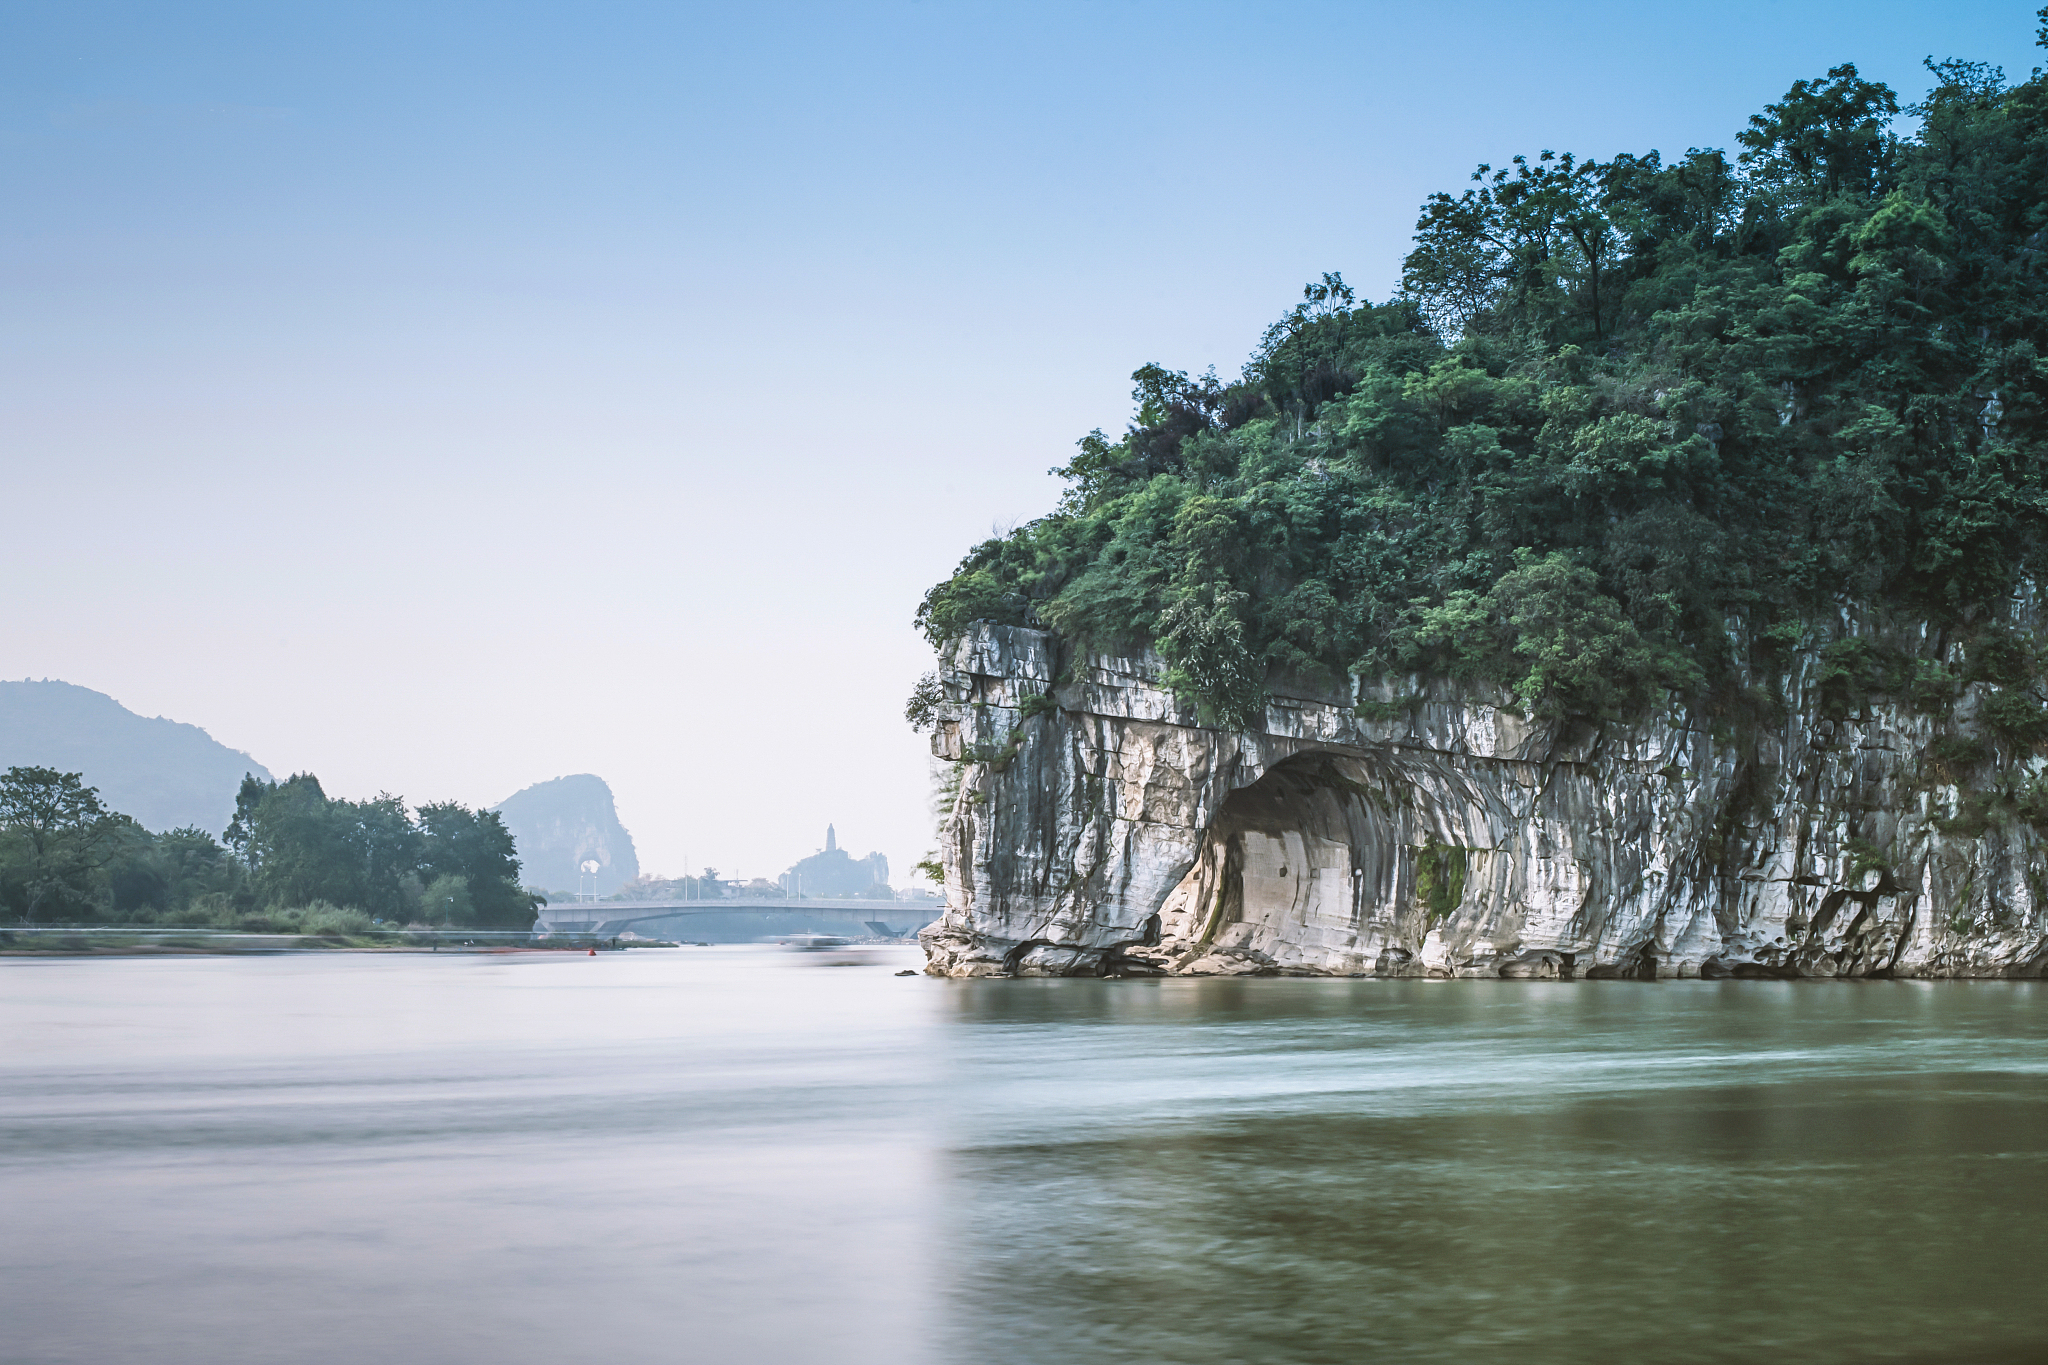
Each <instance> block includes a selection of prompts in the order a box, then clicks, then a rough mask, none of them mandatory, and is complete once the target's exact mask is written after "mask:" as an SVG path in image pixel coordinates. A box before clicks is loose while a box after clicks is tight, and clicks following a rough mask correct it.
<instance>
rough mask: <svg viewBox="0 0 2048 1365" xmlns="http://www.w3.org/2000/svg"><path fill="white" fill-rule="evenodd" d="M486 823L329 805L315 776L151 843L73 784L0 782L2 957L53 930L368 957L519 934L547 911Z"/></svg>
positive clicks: (20, 771) (26, 778)
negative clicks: (254, 941) (359, 948)
mask: <svg viewBox="0 0 2048 1365" xmlns="http://www.w3.org/2000/svg"><path fill="white" fill-rule="evenodd" d="M519 868H520V863H519V858H518V854H517V849H516V847H515V845H514V841H513V838H512V835H511V833H510V832H509V831H508V830H507V829H506V828H505V824H504V821H503V820H502V819H501V818H500V817H499V815H498V814H497V812H495V811H473V810H471V809H469V808H468V807H467V806H464V805H462V804H460V803H458V802H453V801H447V802H429V803H427V804H424V805H421V806H419V807H418V808H417V809H416V810H414V809H408V808H407V806H406V805H405V803H404V801H403V800H402V799H400V798H399V797H396V796H392V795H390V794H389V793H385V794H383V795H381V796H379V797H377V798H376V799H375V800H372V801H346V800H339V799H335V798H331V797H329V796H328V795H327V794H326V793H325V792H324V791H322V790H321V787H320V780H319V779H318V778H317V777H314V776H313V775H312V774H311V773H298V774H295V775H293V776H292V777H290V778H287V779H286V780H284V781H282V782H275V781H266V780H263V779H259V778H256V777H254V776H249V777H245V778H243V780H242V786H241V790H240V791H239V792H238V793H237V795H236V800H235V813H234V818H233V819H232V820H231V821H230V822H229V824H228V827H227V829H226V831H225V832H224V834H223V835H222V837H220V838H215V837H214V836H213V835H212V834H210V833H208V832H207V831H205V830H201V829H195V828H184V829H174V830H167V831H165V832H163V833H153V832H151V831H150V830H148V829H145V828H144V827H143V826H142V825H141V824H140V823H138V822H137V821H135V820H133V819H131V818H130V817H129V816H127V815H125V814H122V813H121V812H119V811H116V810H113V809H110V808H109V807H108V806H107V804H106V803H105V802H104V801H103V800H102V799H101V797H100V794H99V791H98V789H96V788H94V787H90V786H87V785H86V784H85V781H84V779H83V777H82V775H81V774H79V773H66V772H58V771H57V770H55V769H51V768H41V767H13V768H9V769H7V770H6V772H5V773H4V774H0V951H6V950H9V949H8V948H7V947H5V946H4V945H5V944H6V942H7V939H8V938H12V937H20V936H22V935H34V934H36V933H39V932H45V931H49V930H53V929H77V930H79V931H81V932H84V931H86V930H88V929H90V931H91V932H93V933H97V934H105V933H107V932H110V931H126V932H129V933H132V934H135V935H137V936H138V941H140V937H141V936H145V935H148V934H152V933H154V934H158V935H163V934H173V935H175V934H188V935H189V934H203V933H213V934H249V935H267V936H272V937H291V938H298V939H303V940H306V941H309V942H319V943H326V944H331V945H363V946H376V945H382V944H390V943H397V942H402V941H404V939H405V936H407V935H414V936H417V935H422V934H426V935H439V936H441V937H443V938H449V937H454V936H463V935H468V936H477V935H486V934H511V935H517V936H520V937H530V931H531V929H532V927H533V923H534V918H535V914H536V911H537V909H538V907H539V906H542V905H545V904H546V903H547V898H546V897H545V896H544V895H542V894H540V893H538V892H535V891H532V890H529V889H526V888H523V887H521V886H520V884H519Z"/></svg>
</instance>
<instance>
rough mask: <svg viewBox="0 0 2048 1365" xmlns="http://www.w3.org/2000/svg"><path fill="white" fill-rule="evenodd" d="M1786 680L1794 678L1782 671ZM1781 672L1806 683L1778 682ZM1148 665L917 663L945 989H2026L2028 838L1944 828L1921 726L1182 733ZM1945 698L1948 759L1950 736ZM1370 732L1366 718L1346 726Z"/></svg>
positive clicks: (1171, 701) (1039, 656) (1465, 717)
mask: <svg viewBox="0 0 2048 1365" xmlns="http://www.w3.org/2000/svg"><path fill="white" fill-rule="evenodd" d="M1802 668H1805V666H1802ZM1807 671H1808V672H1810V669H1807ZM1163 673H1164V669H1163V665H1162V664H1161V662H1160V661H1159V660H1158V659H1157V658H1156V657H1141V658H1131V659H1116V658H1104V657H1099V656H1096V657H1082V658H1067V659H1062V658H1060V657H1059V645H1058V642H1057V640H1056V639H1055V637H1053V636H1052V635H1051V634H1049V633H1047V632H1042V631H1034V630H1026V629H1021V628H1016V627H1007V626H994V625H978V626H976V627H975V628H974V629H973V630H972V631H970V632H969V633H968V635H967V636H966V637H964V638H962V639H961V640H959V641H957V642H956V643H955V644H954V645H953V646H952V647H951V648H950V649H949V650H948V652H947V654H946V656H945V658H944V659H943V660H942V669H941V679H942V682H943V684H944V687H945V689H946V693H947V704H946V706H945V707H944V708H943V709H942V713H941V716H940V721H939V726H938V730H937V734H936V737H935V740H934V748H935V751H936V752H938V753H939V754H940V756H942V757H945V758H949V759H953V760H955V761H961V762H964V763H965V764H966V769H965V774H964V778H963V780H962V782H961V784H960V791H959V796H958V799H957V801H956V803H955V805H954V808H953V811H952V815H951V817H950V820H949V823H948V827H947V830H946V838H945V846H944V848H943V850H942V859H943V861H944V865H945V869H946V878H947V896H948V905H947V910H946V913H945V915H944V916H943V918H941V919H940V920H939V921H938V922H936V923H935V924H933V925H931V926H930V927H929V928H927V929H926V930H925V931H924V934H923V936H922V937H923V942H924V945H925V948H926V950H927V953H928V955H929V965H928V968H927V970H929V971H931V972H933V973H935V974H939V975H951V976H999V975H1024V976H1034V975H1035V976H1066V975H1096V974H1110V973H1122V974H1146V975H1159V974H1167V975H1272V974H1290V975H1388V976H1417V975H1431V976H1459V977H1466V976H1485V977H1510V978H1515V977H1525V978H1526V977H1574V976H1576V977H1634V978H1654V977H1672V976H1687V977H1689V976H1704V977H1716V976H1766V977H1788V976H1800V977H1868V976H1886V975H1891V976H1916V977H2004V976H2040V975H2043V973H2044V968H2048V908H2044V899H2048V857H2044V854H2043V847H2042V843H2041V840H2040V838H2039V836H2038V835H2037V834H2036V833H2035V831H2034V829H2033V828H2032V826H2030V825H2028V824H2026V823H2024V822H2021V821H2018V820H2015V819H2012V818H2005V819H2003V820H1988V821H1987V820H1977V821H1975V822H1970V821H1958V820H1957V819H1956V818H1955V816H1956V813H1957V811H1958V809H1959V803H1960V802H1961V801H1962V798H1963V796H1964V795H1965V793H1964V792H1963V791H1962V790H1961V789H1959V787H1958V786H1957V785H1956V784H1955V783H1953V782H1950V781H1947V780H1945V776H1944V773H1943V770H1942V766H1941V764H1940V763H1938V762H1937V761H1935V759H1934V758H1932V757H1930V754H1929V747H1930V744H1931V742H1932V741H1933V740H1934V738H1935V737H1936V724H1935V722H1934V721H1932V720H1930V719H1929V718H1927V717H1925V716H1922V715H1919V714H1917V713H1915V712H1913V711H1912V710H1911V709H1909V708H1905V707H1902V706H1898V705H1894V704H1891V703H1887V702H1883V701H1881V700H1874V701H1872V702H1870V703H1869V704H1867V705H1865V706H1864V707H1863V708H1861V709H1860V710H1859V711H1858V712H1857V713H1855V714H1853V715H1851V716H1849V717H1848V718H1846V719H1839V720H1836V719H1827V718H1824V717H1823V716H1822V715H1821V713H1820V710H1819V708H1818V707H1817V706H1816V705H1815V704H1813V703H1814V700H1815V699H1814V698H1813V697H1812V696H1811V695H1809V693H1810V692H1811V690H1812V682H1811V679H1810V678H1809V677H1807V676H1806V672H1802V671H1799V670H1795V672H1794V674H1793V675H1792V676H1790V677H1788V678H1786V679H1784V680H1782V683H1783V693H1784V696H1785V699H1786V702H1787V705H1786V708H1785V709H1786V718H1785V719H1784V720H1783V721H1782V723H1779V724H1773V725H1771V726H1769V727H1768V728H1764V727H1761V726H1755V727H1750V728H1748V729H1739V728H1738V729H1730V730H1726V731H1722V730H1717V729H1716V728H1714V727H1711V726H1709V725H1708V724H1707V723H1706V722H1704V721H1702V720H1699V719H1698V718H1687V717H1683V716H1674V717H1665V718H1661V719H1659V720H1656V721H1651V722H1646V723H1641V724H1637V725H1633V726H1628V727H1618V726H1609V727H1604V728H1593V727H1585V726H1579V727H1573V726H1562V727H1559V726H1550V725H1542V724H1536V723H1533V722H1531V721H1529V720H1527V719H1524V718H1523V717H1521V716H1520V715H1518V714H1517V713H1515V712H1514V711H1513V710H1512V709H1511V708H1510V707H1509V706H1508V705H1507V704H1506V703H1507V702H1508V701H1509V699H1508V698H1507V697H1506V696H1505V695H1488V694H1487V693H1486V692H1485V691H1484V690H1483V689H1475V688H1470V687H1459V686H1455V685H1452V684H1449V683H1443V682H1428V681H1419V682H1415V683H1414V684H1413V686H1412V688H1409V689H1407V690H1397V689H1395V688H1393V687H1390V686H1388V687H1381V688H1379V689H1377V690H1376V691H1371V690H1369V691H1367V693H1366V695H1364V696H1362V697H1361V696H1344V695H1316V694H1315V693H1314V692H1313V691H1312V689H1308V688H1296V689H1293V691H1292V692H1291V693H1290V691H1289V690H1288V689H1287V688H1286V687H1285V686H1284V685H1283V686H1280V687H1277V688H1276V689H1275V695H1274V696H1273V698H1272V702H1271V705H1270V706H1269V707H1268V709H1267V712H1266V718H1265V725H1264V728H1263V729H1262V730H1260V731H1258V732H1256V733H1230V732H1226V731H1222V730H1217V729H1213V728H1205V727H1203V726H1201V725H1200V724H1198V723H1197V722H1196V718H1195V717H1194V716H1193V715H1192V714H1191V713H1190V711H1189V710H1188V708H1186V707H1184V706H1183V705H1182V704H1180V703H1179V702H1178V701H1177V700H1176V698H1175V696H1174V694H1173V693H1172V692H1171V691H1170V690H1169V689H1168V688H1167V687H1166V686H1165V684H1164V681H1163ZM1971 706H1972V698H1971V696H1970V695H1969V694H1968V693H1967V692H1966V694H1965V696H1964V698H1963V700H1962V702H1961V703H1960V704H1959V705H1958V706H1957V707H1956V708H1955V711H1954V713H1953V715H1952V716H1950V717H1949V718H1948V719H1947V720H1945V721H1944V722H1943V725H1942V728H1943V729H1944V730H1945V731H1948V732H1954V733H1960V734H1964V735H1967V734H1968V732H1969V730H1970V726H1971ZM1377 716H1391V717H1392V718H1391V719H1375V718H1373V717H1377Z"/></svg>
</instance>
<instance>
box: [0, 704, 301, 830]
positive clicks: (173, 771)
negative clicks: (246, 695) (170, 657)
mask: <svg viewBox="0 0 2048 1365" xmlns="http://www.w3.org/2000/svg"><path fill="white" fill-rule="evenodd" d="M13 767H41V768H55V769H57V770H58V771H59V772H67V773H82V774H84V777H85V781H86V785H88V786H92V787H98V788H99V790H100V798H101V799H102V800H104V801H105V802H106V803H107V804H108V805H109V806H111V807H113V808H114V809H115V810H117V811H120V812H121V813H122V814H123V815H129V816H133V817H134V818H135V820H136V822H137V823H138V824H141V825H142V826H144V827H145V828H148V829H152V830H156V831H158V832H162V831H164V830H167V829H177V828H180V827H181V826H185V825H196V826H198V827H199V828H200V829H203V830H205V831H206V832H207V833H209V834H211V835H213V836H215V837H216V838H218V837H219V836H220V834H221V831H223V830H225V829H226V828H227V827H228V821H229V820H231V819H233V818H234V814H235V791H236V789H237V788H238V787H240V786H241V784H242V776H243V774H245V773H253V774H255V775H256V776H257V777H260V778H263V779H264V780H265V781H268V780H269V779H270V770H269V769H268V768H266V767H264V766H263V765H262V764H261V763H258V762H257V761H256V760H255V759H253V758H251V757H249V755H247V754H245V753H243V752H241V751H240V750H239V749H230V748H228V746H227V745H225V744H222V743H221V742H220V741H219V740H217V739H215V738H214V737H213V736H211V735H209V734H207V733H206V731H204V730H202V729H200V728H199V727H198V726H196V725H183V724H180V723H179V722H177V721H175V720H165V719H164V718H163V717H161V716H159V717H157V718H156V719H155V720H150V719H147V718H145V717H143V716H138V715H136V714H135V713H134V712H133V711H130V710H129V709H128V708H127V707H125V706H123V705H121V703H119V702H117V701H115V700H114V699H113V698H112V697H110V696H108V695H106V694H105V693H104V692H95V691H93V690H92V689H91V688H89V687H77V686H74V685H73V684H71V683H67V682H50V681H47V680H45V681H43V682H0V769H5V768H13Z"/></svg>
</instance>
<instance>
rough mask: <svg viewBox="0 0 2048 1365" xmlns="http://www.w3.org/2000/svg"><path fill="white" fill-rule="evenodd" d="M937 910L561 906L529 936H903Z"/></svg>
mask: <svg viewBox="0 0 2048 1365" xmlns="http://www.w3.org/2000/svg"><path fill="white" fill-rule="evenodd" d="M944 909H945V903H944V902H942V901H897V900H786V899H782V898H779V897H778V898H775V899H772V900H771V899H769V898H767V897H758V898H756V897H745V896H734V897H731V898H730V899H726V900H701V901H565V902H563V903H562V904H560V905H548V906H543V907H542V908H541V912H540V918H539V919H537V920H535V921H534V925H533V931H534V932H535V933H537V934H590V935H594V936H596V937H599V938H613V937H616V936H618V935H620V934H625V933H633V934H638V935H639V936H640V937H641V938H661V939H679V940H682V941H684V942H689V943H754V942H757V941H759V940H761V939H764V938H774V937H776V936H778V935H781V934H838V935H840V936H841V937H843V938H907V937H909V936H911V935H913V934H915V933H916V932H917V931H918V930H920V929H922V928H924V926H925V925H927V924H930V923H931V922H932V921H933V920H935V919H937V918H938V917H939V914H940V912H941V911H943V910H944Z"/></svg>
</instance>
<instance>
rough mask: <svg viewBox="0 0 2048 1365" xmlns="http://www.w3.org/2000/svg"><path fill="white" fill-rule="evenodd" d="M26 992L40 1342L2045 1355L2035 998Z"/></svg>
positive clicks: (308, 971)
mask: <svg viewBox="0 0 2048 1365" xmlns="http://www.w3.org/2000/svg"><path fill="white" fill-rule="evenodd" d="M877 960H878V962H883V961H885V962H886V965H868V966H855V967H837V968H833V967H821V966H814V965H811V963H810V962H809V961H808V960H807V959H806V956H805V955H803V954H792V953H786V952H782V951H780V950H773V949H752V948H734V949H679V950H644V951H635V952H630V953H605V954H601V955H599V956H597V957H572V956H567V955H554V954H546V955H542V954H531V955H487V956H450V955H434V954H428V955H418V954H411V955H399V954H391V955H381V954H364V955H341V954H337V955H324V956H294V957H275V958H260V959H222V958H193V959H177V960H159V959H126V960H106V959H101V960H31V959H5V960H0V1360H5V1361H7V1362H10V1363H12V1362H38V1363H39V1365H40V1363H42V1362H80V1365H129V1363H130V1362H144V1361H147V1362H153V1363H157V1365H187V1363H188V1362H189V1363H190V1365H199V1363H200V1362H205V1363H206V1365H239V1363H240V1362H254V1361H290V1362H301V1361H303V1362H317V1363H320V1365H325V1363H326V1362H335V1363H336V1365H340V1362H349V1363H350V1365H356V1363H357V1362H363V1361H390V1362H406V1363H407V1365H411V1363H412V1362H420V1363H422V1365H435V1363H437V1362H489V1365H526V1363H527V1362H584V1361H591V1362H598V1361H602V1362H608V1363H610V1362H616V1363H617V1365H636V1363H637V1362H642V1361H662V1362H690V1361H736V1362H738V1361H747V1362H768V1363H770V1365H775V1363H777V1362H785V1361H787V1362H813V1361H815V1362H867V1361H890V1362H968V1361H977V1362H978V1361H987V1360H994V1361H1005V1362H1007V1361H1024V1362H1038V1361H1044V1362H1055V1361H1057V1362H1081V1363H1083V1365H1086V1363H1087V1362H1096V1361H1130V1362H1151V1361H1176V1362H1178V1361H1189V1362H1196V1361H1200V1362H1208V1361H1248V1362H1293V1361H1333V1362H1334V1361H1345V1362H1350V1361H1359V1360H1373V1361H1446V1362H1449V1361H1456V1362H1478V1361H1495V1360H1499V1361H1513V1362H1518V1363H1519V1365H1546V1363H1547V1362H1580V1361H1608V1360H1613V1361H1632V1362H1662V1361H1728V1362H1734V1361H1744V1362H1748V1361H1764V1360H1768V1361H1773V1362H1809V1361H1811V1362H1862V1361H1907V1362H1916V1363H1918V1362H1930V1363H1931V1362H1937V1361H1943V1362H1945V1361H1957V1362H1991V1361H2035V1360H2048V1350H2043V1349H2041V1348H2042V1347H2043V1346H2044V1345H2048V1220H2044V1212H2048V1027H2044V1026H2048V994H2044V992H2043V989H2042V987H2041V986H2039V985H2035V984H2029V983H1998V984H1961V983H1942V984H1921V983H1906V982H1858V983H1846V982H1838V983H1819V982H1806V983H1782V984H1781V983H1768V982H1716V983H1707V982H1660V983H1656V984H1644V983H1623V982H1614V983H1591V982H1589V983H1580V984H1570V983H1566V984H1556V983H1538V982H1527V983H1515V982H1444V983H1431V982H1417V981H1307V980H1257V981H1170V982H1160V981H1150V982H1142V981H1122V982H1118V981H976V982H953V981H935V980H930V979H927V978H924V977H915V978H906V977H896V976H893V975H891V974H890V973H891V972H892V971H894V970H895V969H897V968H900V967H903V966H906V965H911V964H913V963H915V962H916V961H917V960H918V958H917V955H916V954H915V953H914V952H910V951H895V952H885V953H881V954H877Z"/></svg>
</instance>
